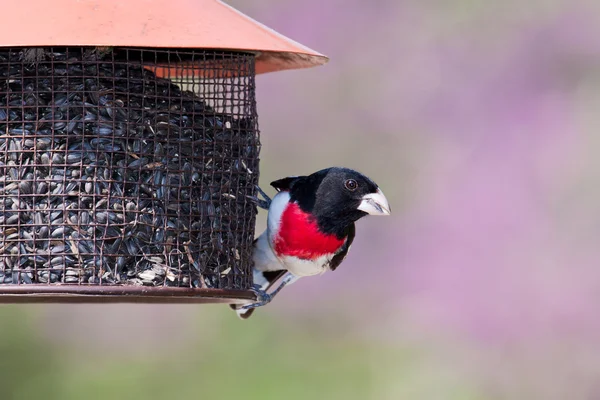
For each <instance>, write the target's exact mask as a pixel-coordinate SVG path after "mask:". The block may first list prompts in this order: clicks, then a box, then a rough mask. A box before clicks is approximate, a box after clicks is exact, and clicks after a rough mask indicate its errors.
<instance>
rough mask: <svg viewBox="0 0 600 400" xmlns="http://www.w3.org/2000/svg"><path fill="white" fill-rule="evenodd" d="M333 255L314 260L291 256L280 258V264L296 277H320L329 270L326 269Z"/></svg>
mask: <svg viewBox="0 0 600 400" xmlns="http://www.w3.org/2000/svg"><path fill="white" fill-rule="evenodd" d="M332 257H333V254H328V255H324V256H321V257H319V258H317V259H315V260H303V259H300V258H298V257H293V256H283V257H281V258H280V259H281V262H282V263H283V264H284V265H285V268H286V269H287V270H288V271H290V272H291V273H292V274H294V275H296V276H312V275H320V274H322V273H324V272H325V271H327V270H329V268H328V267H327V266H328V265H329V261H330V260H331V258H332Z"/></svg>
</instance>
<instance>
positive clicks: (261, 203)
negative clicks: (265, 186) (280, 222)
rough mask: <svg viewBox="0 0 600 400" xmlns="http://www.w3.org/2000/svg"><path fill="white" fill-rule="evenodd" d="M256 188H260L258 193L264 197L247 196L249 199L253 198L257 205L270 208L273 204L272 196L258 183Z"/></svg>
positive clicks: (266, 208) (265, 208)
mask: <svg viewBox="0 0 600 400" xmlns="http://www.w3.org/2000/svg"><path fill="white" fill-rule="evenodd" d="M256 189H257V190H258V194H260V196H261V197H262V199H259V198H258V196H246V197H247V198H248V199H250V200H252V201H253V202H254V203H255V204H256V205H257V206H259V207H260V208H262V209H263V210H268V209H269V207H270V206H271V198H270V197H269V196H268V195H267V194H266V193H265V192H264V191H263V190H262V189H261V188H260V186H258V185H256Z"/></svg>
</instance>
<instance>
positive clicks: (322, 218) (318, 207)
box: [290, 167, 390, 237]
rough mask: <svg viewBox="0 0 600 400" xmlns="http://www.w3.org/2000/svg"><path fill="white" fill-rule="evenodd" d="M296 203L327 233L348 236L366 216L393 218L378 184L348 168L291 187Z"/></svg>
mask: <svg viewBox="0 0 600 400" xmlns="http://www.w3.org/2000/svg"><path fill="white" fill-rule="evenodd" d="M290 196H291V200H292V201H296V202H297V203H298V205H299V206H300V208H301V209H302V210H303V211H305V212H308V213H310V214H312V215H313V216H314V217H315V218H316V220H317V223H318V225H319V229H320V230H322V231H323V232H324V233H331V234H336V235H338V236H340V237H342V236H345V231H346V230H347V229H348V228H349V226H350V225H351V224H352V223H354V222H355V221H357V220H358V219H360V218H361V217H364V216H365V215H368V214H370V215H389V214H390V206H389V203H388V201H387V199H386V198H385V196H384V195H383V193H382V192H381V190H380V189H379V187H378V186H377V184H376V183H375V182H373V181H372V180H371V179H369V178H367V177H366V176H364V175H363V174H361V173H359V172H357V171H354V170H351V169H348V168H338V167H333V168H327V169H324V170H321V171H317V172H315V173H314V174H312V175H309V176H305V177H299V178H297V181H296V182H294V183H293V184H292V185H291V187H290Z"/></svg>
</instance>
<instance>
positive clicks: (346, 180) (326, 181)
mask: <svg viewBox="0 0 600 400" xmlns="http://www.w3.org/2000/svg"><path fill="white" fill-rule="evenodd" d="M271 186H273V187H274V188H275V189H277V191H278V193H277V195H275V197H274V198H273V199H272V200H271V199H270V198H269V197H268V196H267V195H266V194H265V193H264V192H263V191H262V190H261V189H260V188H258V190H259V192H260V194H261V195H262V196H263V197H264V198H265V200H259V199H258V198H253V200H254V201H256V203H257V204H258V206H259V207H262V208H265V209H268V210H269V212H268V217H267V229H266V230H265V232H264V233H263V234H262V235H260V236H259V237H258V238H257V239H256V240H255V241H254V256H253V258H254V270H253V280H254V286H253V290H254V291H255V293H256V294H257V298H258V301H257V302H256V303H253V304H248V305H245V306H239V305H238V306H236V305H232V306H231V307H232V308H233V309H235V310H236V311H237V313H238V315H239V316H240V317H241V318H243V319H246V318H248V317H250V315H251V314H252V312H253V311H254V309H255V308H256V307H260V306H263V305H265V304H267V303H269V302H270V301H271V300H272V299H273V297H274V296H275V295H276V294H277V293H278V292H279V291H280V290H281V289H282V288H283V287H284V286H285V285H289V284H291V283H293V282H295V281H296V280H297V279H298V278H301V277H304V276H310V275H318V274H322V273H324V272H325V271H328V270H331V271H334V270H335V269H336V268H337V267H338V266H339V265H340V263H341V262H342V261H343V260H344V258H345V257H346V254H347V253H348V250H349V249H350V245H351V244H352V241H353V240H354V234H355V227H354V222H356V221H357V220H359V219H360V218H362V217H364V216H365V215H369V214H370V215H389V214H390V206H389V204H388V201H387V199H386V198H385V196H384V195H383V193H382V191H381V189H379V187H378V186H377V184H375V182H373V181H372V180H371V179H369V178H367V177H366V176H364V175H362V174H360V173H359V172H356V171H353V170H351V169H348V168H336V167H334V168H327V169H324V170H321V171H318V172H315V173H314V174H312V175H308V176H294V177H288V178H283V179H280V180H277V181H274V182H271ZM280 278H283V280H282V281H281V283H280V285H279V287H277V289H275V290H274V291H273V292H272V293H271V294H267V290H269V288H270V287H271V286H272V285H273V284H274V283H275V282H276V281H278V280H279V279H280Z"/></svg>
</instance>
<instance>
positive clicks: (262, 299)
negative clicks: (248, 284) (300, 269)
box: [240, 272, 298, 310]
mask: <svg viewBox="0 0 600 400" xmlns="http://www.w3.org/2000/svg"><path fill="white" fill-rule="evenodd" d="M297 279H298V277H297V276H295V275H293V274H292V273H290V272H288V273H286V274H285V275H284V276H283V279H282V280H281V283H280V284H279V286H278V287H277V289H275V290H274V291H273V293H271V294H268V293H267V292H266V291H265V290H262V289H261V288H260V287H259V286H258V285H254V286H252V288H251V289H250V290H252V291H253V292H254V294H256V303H252V304H247V305H245V306H242V307H240V309H241V310H249V309H251V308H258V307H262V306H265V305H267V304H269V303H270V302H271V301H272V300H273V298H275V296H276V295H277V293H279V292H280V291H281V289H283V288H284V287H285V286H286V285H291V284H292V283H294V282H295V281H296V280H297Z"/></svg>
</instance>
